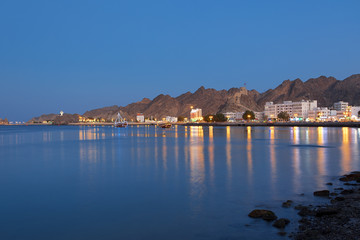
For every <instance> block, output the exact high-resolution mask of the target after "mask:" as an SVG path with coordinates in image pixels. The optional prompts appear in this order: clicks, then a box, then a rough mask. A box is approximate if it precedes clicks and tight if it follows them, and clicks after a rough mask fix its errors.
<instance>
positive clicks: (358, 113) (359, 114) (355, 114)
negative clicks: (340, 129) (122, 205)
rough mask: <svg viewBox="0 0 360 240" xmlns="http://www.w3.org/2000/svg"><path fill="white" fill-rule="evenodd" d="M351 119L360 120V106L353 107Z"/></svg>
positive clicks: (351, 108)
mask: <svg viewBox="0 0 360 240" xmlns="http://www.w3.org/2000/svg"><path fill="white" fill-rule="evenodd" d="M350 111H351V118H355V119H359V118H360V106H351V107H350Z"/></svg>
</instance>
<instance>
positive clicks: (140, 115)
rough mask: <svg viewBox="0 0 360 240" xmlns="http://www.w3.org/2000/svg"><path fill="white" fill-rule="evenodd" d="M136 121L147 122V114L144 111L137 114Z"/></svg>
mask: <svg viewBox="0 0 360 240" xmlns="http://www.w3.org/2000/svg"><path fill="white" fill-rule="evenodd" d="M136 121H138V122H145V116H144V114H143V113H138V114H136Z"/></svg>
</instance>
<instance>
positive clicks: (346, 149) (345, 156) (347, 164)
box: [341, 127, 351, 172]
mask: <svg viewBox="0 0 360 240" xmlns="http://www.w3.org/2000/svg"><path fill="white" fill-rule="evenodd" d="M341 130H342V146H341V155H342V159H341V160H342V161H341V165H342V166H341V168H342V170H343V172H350V171H351V151H350V143H349V128H348V127H343V128H342V129H341Z"/></svg>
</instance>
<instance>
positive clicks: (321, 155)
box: [317, 127, 326, 176]
mask: <svg viewBox="0 0 360 240" xmlns="http://www.w3.org/2000/svg"><path fill="white" fill-rule="evenodd" d="M317 133H318V136H317V145H319V146H323V145H324V128H323V127H318V128H317ZM317 150H318V151H317V153H318V156H317V165H318V173H319V174H320V175H321V176H324V175H325V174H326V172H325V171H326V168H325V148H323V147H318V149H317Z"/></svg>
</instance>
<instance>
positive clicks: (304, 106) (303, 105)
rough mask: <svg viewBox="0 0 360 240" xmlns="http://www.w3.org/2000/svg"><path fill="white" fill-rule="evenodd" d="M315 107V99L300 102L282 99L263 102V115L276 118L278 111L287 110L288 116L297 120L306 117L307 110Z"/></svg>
mask: <svg viewBox="0 0 360 240" xmlns="http://www.w3.org/2000/svg"><path fill="white" fill-rule="evenodd" d="M316 108H317V101H316V100H313V101H305V100H302V101H300V102H293V101H284V102H283V103H278V104H274V103H273V102H266V103H265V111H264V115H265V116H267V118H277V116H278V114H279V113H280V112H287V113H288V114H289V115H290V118H292V119H294V120H296V121H298V120H300V121H301V120H305V119H306V118H308V114H309V111H311V110H315V109H316Z"/></svg>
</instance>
